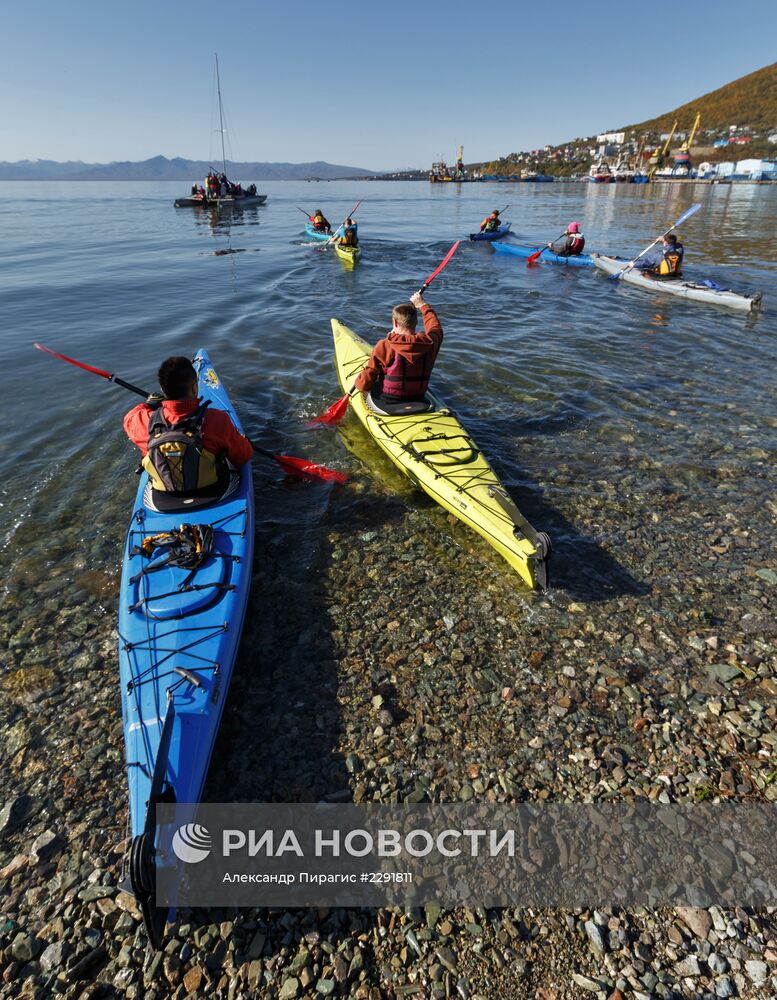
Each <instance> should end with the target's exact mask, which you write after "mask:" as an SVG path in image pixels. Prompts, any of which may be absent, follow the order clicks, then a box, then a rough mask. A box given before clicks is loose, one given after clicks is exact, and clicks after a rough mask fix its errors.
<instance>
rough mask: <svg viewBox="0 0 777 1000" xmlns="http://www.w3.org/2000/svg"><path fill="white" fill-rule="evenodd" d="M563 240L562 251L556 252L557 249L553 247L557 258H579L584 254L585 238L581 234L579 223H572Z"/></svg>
mask: <svg viewBox="0 0 777 1000" xmlns="http://www.w3.org/2000/svg"><path fill="white" fill-rule="evenodd" d="M562 238H563V240H564V245H563V246H562V247H561V249H560V250H556V249H555V247H553V246H551V249H552V250H553V252H554V253H555V254H556V256H557V257H577V256H578V255H579V254H581V253H582V252H583V247H584V246H585V236H583V234H582V233H581V232H580V223H579V222H570V223H569V225H568V226H567V228H566V230H565V232H564V236H563V237H562Z"/></svg>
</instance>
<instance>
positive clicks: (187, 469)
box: [142, 399, 227, 497]
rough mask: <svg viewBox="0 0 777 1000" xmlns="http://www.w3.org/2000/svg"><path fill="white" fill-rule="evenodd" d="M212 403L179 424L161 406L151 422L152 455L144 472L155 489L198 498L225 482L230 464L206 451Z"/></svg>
mask: <svg viewBox="0 0 777 1000" xmlns="http://www.w3.org/2000/svg"><path fill="white" fill-rule="evenodd" d="M209 405H210V400H207V399H206V400H205V402H204V403H200V405H199V406H198V407H197V409H196V410H194V411H193V412H192V413H190V414H188V416H185V417H184V418H183V419H182V420H179V421H178V423H175V424H173V423H170V421H169V420H168V419H167V418H166V417H165V415H164V408H163V406H162V404H161V403H159V404H158V405H157V406H156V407H155V408H154V410H153V412H152V414H151V417H150V418H149V421H148V453H147V455H146V456H145V458H144V459H143V463H142V464H143V468H144V469H145V470H146V472H147V473H148V476H149V479H150V480H151V486H152V488H153V489H155V490H157V491H159V492H162V493H173V494H176V495H180V496H187V497H188V496H196V495H197V494H198V493H200V494H201V493H204V492H207V491H209V490H212V489H213V487H215V486H216V485H217V484H218V483H219V482H221V481H223V479H224V477H225V475H226V473H227V468H226V463H225V462H224V460H223V459H219V458H217V457H216V456H215V455H214V454H213V452H210V451H208V450H207V448H206V447H205V444H204V442H203V439H202V423H203V420H204V418H205V411H206V410H207V408H208V406H209Z"/></svg>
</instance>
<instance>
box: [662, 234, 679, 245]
mask: <svg viewBox="0 0 777 1000" xmlns="http://www.w3.org/2000/svg"><path fill="white" fill-rule="evenodd" d="M664 239H665V240H666V242H667V243H671V244H672V245H674V244H675V243H676V242H677V237H676V236H675V234H674V233H667V235H666V236H665V237H664Z"/></svg>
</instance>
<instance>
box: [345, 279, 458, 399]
mask: <svg viewBox="0 0 777 1000" xmlns="http://www.w3.org/2000/svg"><path fill="white" fill-rule="evenodd" d="M419 311H420V313H421V316H422V318H423V321H424V329H423V332H422V333H416V325H417V323H418V312H419ZM391 319H392V322H393V324H394V328H393V330H392V331H391V332H390V333H389V335H388V336H387V337H384V338H383V339H382V340H379V341H378V343H377V344H376V345H375V346H374V347H373V349H372V353H371V354H370V360H369V361H368V362H367V364H366V366H365V367H364V368H363V369H362V371H361V372H359V374H358V375H357V377H356V382H355V385H356V388H357V389H359V390H360V391H361V392H365V393H366V392H369V393H370V396H371V398H372V399H373V401H374V402H376V403H377V404H378V405H379V406H382V405H383V404H384V403H389V404H391V403H410V402H418V401H421V400H423V398H424V394H425V393H426V390H427V389H428V387H429V377H430V375H431V374H432V368H433V367H434V362H435V359H436V358H437V352H438V351H439V350H440V345H441V344H442V336H443V334H442V326H441V325H440V321H439V319H438V318H437V313H436V312H435V311H434V309H432V307H431V306H430V305H429V304H428V303H427V302H424V299H423V296H422V295H421V293H420V292H416V294H415V295H414V296H413V297H412V298H411V299H410V302H409V303H403V304H402V305H398V306H396V307H395V309H394V311H393V313H392V316H391Z"/></svg>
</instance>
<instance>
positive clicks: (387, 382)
mask: <svg viewBox="0 0 777 1000" xmlns="http://www.w3.org/2000/svg"><path fill="white" fill-rule="evenodd" d="M436 356H437V352H436V351H427V352H426V354H424V355H423V356H422V357H421V358H419V359H418V360H417V361H407V360H406V359H405V358H403V357H402V355H401V354H399V353H398V352H396V351H395V352H394V360H393V361H392V362H391V364H390V365H389V366H388V368H387V369H386V371H385V373H384V375H383V378H382V379H381V380H380V396H389V397H390V398H391V399H392V400H395V401H397V402H400V401H402V400H414V399H423V396H424V393H425V392H426V390H427V389H428V388H429V378H430V376H431V374H432V368H433V367H434V359H435V357H436Z"/></svg>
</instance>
